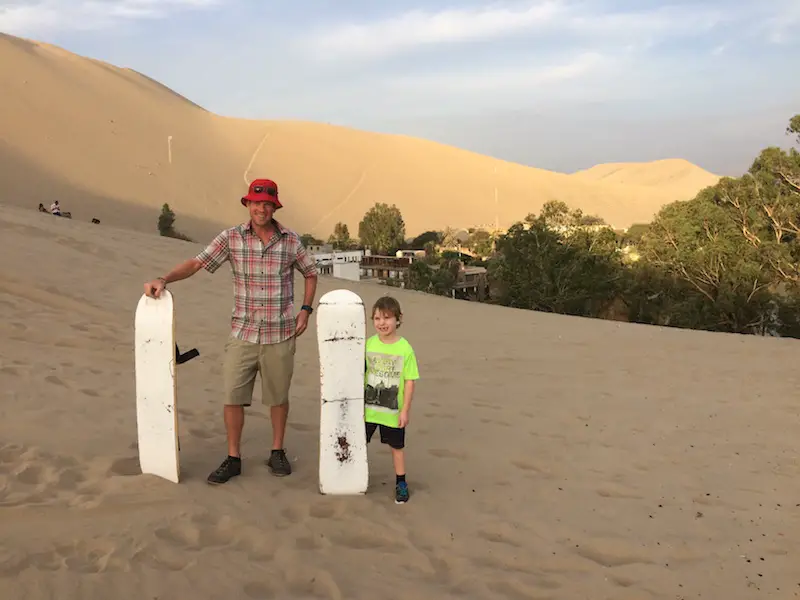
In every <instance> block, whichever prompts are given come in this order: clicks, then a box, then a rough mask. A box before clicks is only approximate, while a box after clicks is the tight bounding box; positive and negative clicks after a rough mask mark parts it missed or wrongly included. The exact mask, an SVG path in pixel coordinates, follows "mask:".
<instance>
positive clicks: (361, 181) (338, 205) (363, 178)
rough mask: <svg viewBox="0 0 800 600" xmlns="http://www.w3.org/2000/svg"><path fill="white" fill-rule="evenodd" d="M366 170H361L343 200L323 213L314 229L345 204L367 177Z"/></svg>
mask: <svg viewBox="0 0 800 600" xmlns="http://www.w3.org/2000/svg"><path fill="white" fill-rule="evenodd" d="M367 170H368V169H364V170H363V171H361V177H359V178H358V181H357V182H356V184H355V185H354V186H353V189H351V190H350V193H348V194H347V196H345V197H344V200H342V201H341V202H339V204H337V205H336V206H334V207H333V208H332V209H331V210H329V211H328V212H327V213H326V214H325V216H323V217H322V218H321V219H320V220H319V221H317V224H316V225H314V227H313V228H314V229H316V228H317V227H319V226H320V225H322V224H323V223H324V222H325V221H326V220H327V219H328V218H329V217H330V216H331V215H333V213H335V212H336V211H337V210H339V209H340V208H342V207H343V206H344V205H345V204H347V203H348V202H349V201H350V198H352V197H353V196H354V195H355V193H356V192H357V191H358V188H360V187H361V185H362V184H363V183H364V180H365V179H366V178H367Z"/></svg>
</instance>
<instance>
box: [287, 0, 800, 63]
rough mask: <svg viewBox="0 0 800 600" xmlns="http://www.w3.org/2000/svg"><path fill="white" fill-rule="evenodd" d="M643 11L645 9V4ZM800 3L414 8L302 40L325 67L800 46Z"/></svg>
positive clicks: (514, 3)
mask: <svg viewBox="0 0 800 600" xmlns="http://www.w3.org/2000/svg"><path fill="white" fill-rule="evenodd" d="M640 6H641V5H640ZM798 23H800V3H799V2H797V1H796V0H771V2H769V3H764V4H763V5H755V4H754V3H752V2H750V1H749V0H739V1H737V0H733V1H729V2H718V1H716V0H707V1H702V0H701V1H694V2H683V1H682V0H675V2H673V3H670V4H661V5H660V6H653V5H652V4H650V5H649V6H645V7H642V8H636V9H634V8H631V9H619V8H616V7H614V3H613V2H610V1H608V2H606V1H604V0H592V1H591V2H588V1H586V0H507V1H506V2H504V3H496V2H495V3H491V4H488V3H487V4H484V5H483V6H478V7H474V6H473V7H469V8H448V9H442V10H438V11H437V10H425V9H412V10H408V11H406V12H400V13H396V14H393V15H390V16H388V17H385V18H382V19H378V20H373V21H360V22H358V21H352V20H351V21H345V22H339V23H325V24H324V26H322V27H319V28H317V29H314V30H312V31H311V32H310V33H308V34H306V35H304V36H301V38H300V40H299V41H298V43H297V46H296V47H297V48H299V49H301V50H302V51H303V52H304V54H306V55H307V56H309V55H310V56H311V57H312V58H314V59H316V60H321V61H323V62H325V61H327V62H329V61H336V60H353V59H358V60H360V61H369V60H377V59H383V58H386V57H389V56H394V55H399V54H403V53H407V52H411V51H414V50H417V49H420V48H431V47H436V46H439V47H441V46H445V45H454V44H464V43H474V42H483V41H506V40H509V39H511V38H514V37H518V38H523V37H525V36H527V41H528V42H529V43H548V42H549V43H551V44H553V43H555V44H565V43H568V40H576V39H577V40H579V41H580V43H581V44H583V45H587V44H591V45H593V46H595V47H597V46H599V45H601V44H603V45H607V46H614V47H618V48H622V47H626V46H636V47H639V48H649V47H652V46H654V45H655V44H657V43H659V42H662V41H670V40H675V39H678V38H681V37H691V36H698V37H699V36H704V35H709V34H714V33H721V34H722V33H724V32H725V31H727V29H728V28H731V27H733V28H736V29H738V30H739V31H741V32H743V31H745V30H750V31H756V30H757V31H759V32H760V37H761V38H763V41H772V42H774V43H786V42H787V41H789V40H794V39H797V30H798V28H797V24H798Z"/></svg>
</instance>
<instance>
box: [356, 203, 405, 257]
mask: <svg viewBox="0 0 800 600" xmlns="http://www.w3.org/2000/svg"><path fill="white" fill-rule="evenodd" d="M405 235H406V226H405V222H404V221H403V216H402V215H401V214H400V210H399V209H398V208H397V207H396V206H395V205H394V204H392V205H391V206H389V205H388V204H384V203H376V204H375V206H373V207H372V208H371V209H369V211H367V213H366V214H365V215H364V218H363V219H362V220H361V222H360V223H359V225H358V237H359V238H360V240H361V244H362V245H363V246H364V247H366V248H370V249H371V250H373V251H375V252H377V253H378V254H389V253H390V252H394V251H396V250H397V249H398V248H400V247H401V246H402V245H403V241H404V240H405Z"/></svg>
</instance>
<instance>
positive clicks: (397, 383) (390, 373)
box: [364, 334, 419, 427]
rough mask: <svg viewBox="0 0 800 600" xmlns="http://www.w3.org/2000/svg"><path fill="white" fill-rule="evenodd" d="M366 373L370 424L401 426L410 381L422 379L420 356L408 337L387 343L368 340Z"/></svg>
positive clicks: (374, 338)
mask: <svg viewBox="0 0 800 600" xmlns="http://www.w3.org/2000/svg"><path fill="white" fill-rule="evenodd" d="M366 362H367V364H366V373H365V374H364V385H365V393H364V400H365V403H364V418H365V419H366V420H367V421H368V422H370V423H378V424H380V425H388V426H389V427H398V425H399V422H398V419H399V416H400V411H402V410H403V403H404V398H403V395H404V393H405V385H406V381H409V380H415V379H419V371H418V369H417V357H416V356H415V354H414V349H413V348H412V347H411V344H409V343H408V341H407V340H406V339H405V338H402V337H401V338H400V339H399V340H397V341H396V342H394V343H393V344H384V343H383V342H382V341H381V340H380V338H379V337H378V336H377V334H376V335H373V336H372V337H370V338H369V339H367V345H366Z"/></svg>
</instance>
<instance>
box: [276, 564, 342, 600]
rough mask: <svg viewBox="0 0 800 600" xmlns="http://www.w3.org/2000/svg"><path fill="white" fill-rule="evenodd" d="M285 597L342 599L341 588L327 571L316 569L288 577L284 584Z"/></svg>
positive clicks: (326, 599)
mask: <svg viewBox="0 0 800 600" xmlns="http://www.w3.org/2000/svg"><path fill="white" fill-rule="evenodd" d="M286 591H287V592H288V594H287V595H286V597H287V598H322V599H325V600H342V598H344V596H343V595H342V590H341V589H340V588H339V585H338V584H337V583H336V580H335V579H334V578H333V575H331V574H330V573H329V572H328V571H321V570H320V571H316V572H314V573H312V574H306V575H305V576H302V575H299V574H298V576H295V577H293V578H292V579H290V580H289V581H288V583H287V585H286Z"/></svg>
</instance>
